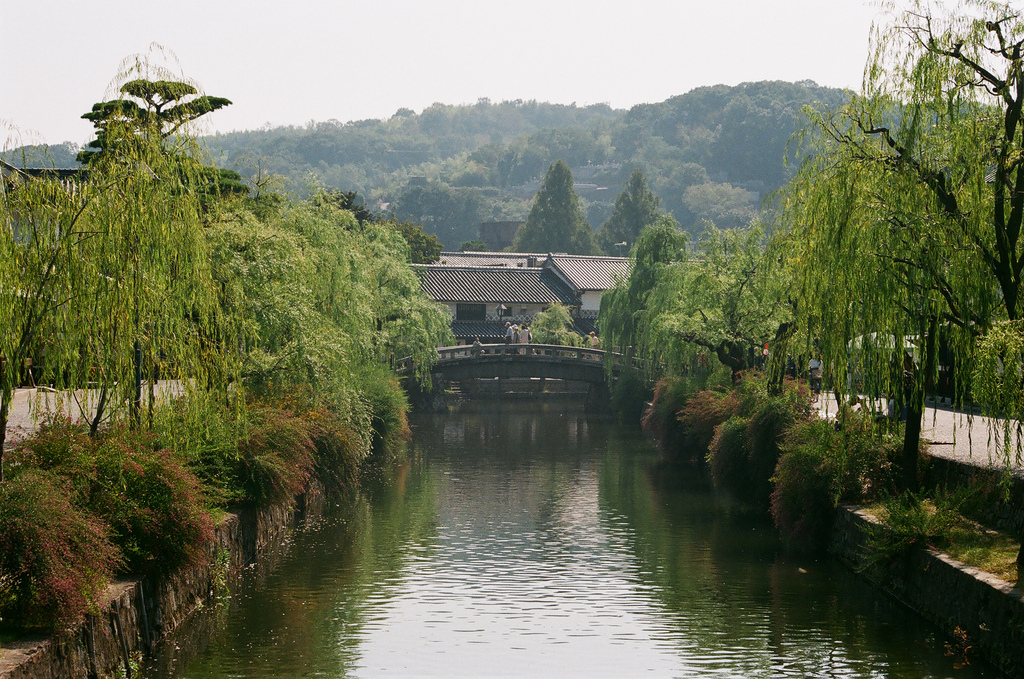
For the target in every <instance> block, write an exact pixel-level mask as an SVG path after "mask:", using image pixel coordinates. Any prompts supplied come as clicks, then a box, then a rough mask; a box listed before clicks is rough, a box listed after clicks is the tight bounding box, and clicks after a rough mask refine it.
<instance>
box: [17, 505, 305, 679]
mask: <svg viewBox="0 0 1024 679" xmlns="http://www.w3.org/2000/svg"><path fill="white" fill-rule="evenodd" d="M322 509H323V494H322V492H321V491H320V490H319V489H318V488H313V489H311V490H310V491H308V492H307V493H306V494H305V495H303V496H301V497H300V498H298V499H297V501H295V502H289V503H287V504H282V505H278V506H275V507H271V508H269V509H265V510H260V511H256V510H252V509H246V510H241V511H239V512H236V513H231V514H228V515H226V516H225V517H224V519H223V520H222V521H221V522H220V523H219V524H218V525H217V527H216V528H215V529H214V538H213V541H212V542H211V543H210V544H209V545H207V556H208V557H209V558H208V561H207V563H206V565H204V566H201V567H198V568H195V569H192V570H189V571H182V572H180V573H177V574H175V575H174V576H171V577H169V578H163V579H159V580H157V579H150V578H130V579H123V580H119V581H117V582H115V583H113V584H111V585H110V586H109V587H108V588H107V593H106V596H105V597H104V600H103V603H102V605H101V613H100V614H98V615H88V616H86V620H85V622H84V623H83V624H82V625H81V626H80V627H79V628H78V629H75V630H72V631H69V632H65V633H64V634H61V635H58V636H55V637H50V638H47V639H23V640H20V641H17V642H12V643H7V644H4V646H3V647H2V649H0V679H94V678H100V677H110V676H117V677H120V676H124V675H123V674H122V673H127V674H128V675H129V676H130V675H131V674H133V673H134V667H135V664H136V663H137V661H138V659H139V658H140V657H141V655H142V654H143V653H146V652H148V651H149V650H151V649H152V648H153V646H154V645H155V644H156V643H157V642H159V640H160V639H162V638H163V637H164V636H166V635H167V634H169V633H170V632H171V631H172V630H174V629H175V628H176V627H177V626H178V625H180V624H181V623H182V622H183V621H184V620H185V619H186V618H188V617H189V615H191V614H192V613H193V612H194V611H196V610H197V609H198V608H199V607H201V606H202V605H204V604H205V603H206V602H207V601H209V600H210V599H211V598H213V597H214V596H216V595H217V594H218V590H220V589H223V588H225V587H226V586H227V584H228V583H229V582H230V581H231V579H232V578H233V577H234V576H236V575H237V574H239V573H240V572H241V570H242V569H243V568H244V567H246V566H247V565H249V564H251V563H253V561H254V560H255V559H256V558H257V556H259V555H260V554H261V553H264V552H266V551H267V550H268V548H272V547H274V546H276V545H279V544H280V543H281V542H282V541H283V540H284V539H285V538H286V536H287V534H288V529H289V528H291V527H292V526H294V524H295V522H296V520H298V519H299V518H301V517H304V516H309V515H317V514H319V513H320V512H321V511H322ZM271 551H272V550H271Z"/></svg>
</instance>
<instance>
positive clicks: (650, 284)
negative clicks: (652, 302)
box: [598, 216, 687, 375]
mask: <svg viewBox="0 0 1024 679" xmlns="http://www.w3.org/2000/svg"><path fill="white" fill-rule="evenodd" d="M686 245H687V234H686V233H685V232H683V231H680V230H679V229H678V228H677V227H676V224H675V222H674V221H673V220H672V218H671V217H668V216H662V217H661V218H660V219H659V220H658V222H657V223H656V224H653V225H651V226H647V227H644V229H643V230H642V231H641V232H640V235H639V238H638V239H637V241H636V244H635V245H634V246H633V248H632V250H631V251H630V253H629V257H630V268H629V277H628V278H626V279H623V280H621V281H617V282H616V284H615V287H613V288H612V289H611V290H608V291H607V292H606V293H604V294H603V295H602V296H601V312H600V315H599V317H598V325H599V326H600V327H601V334H602V336H603V340H604V342H605V344H606V345H607V346H610V347H624V348H625V350H626V351H627V352H632V351H635V347H636V346H637V344H639V343H640V338H639V335H638V333H639V328H641V327H643V325H644V323H645V318H646V316H647V313H648V309H647V297H648V295H649V294H650V292H651V290H652V289H653V288H654V286H655V285H656V284H657V282H658V281H659V280H660V279H661V278H662V275H663V273H664V270H665V268H666V267H667V266H669V265H670V264H672V263H673V262H679V261H682V260H683V259H685V257H686V254H687V250H686ZM644 365H645V366H646V367H647V369H648V371H654V370H656V369H657V368H656V367H655V366H656V364H653V363H650V362H647V363H645V364H644ZM652 375H653V373H652Z"/></svg>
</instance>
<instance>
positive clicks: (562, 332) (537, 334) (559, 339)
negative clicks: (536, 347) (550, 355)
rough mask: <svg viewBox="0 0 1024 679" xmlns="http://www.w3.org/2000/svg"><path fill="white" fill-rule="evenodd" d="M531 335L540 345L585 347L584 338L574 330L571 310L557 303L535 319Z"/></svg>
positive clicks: (531, 327)
mask: <svg viewBox="0 0 1024 679" xmlns="http://www.w3.org/2000/svg"><path fill="white" fill-rule="evenodd" d="M530 333H531V334H532V335H533V341H534V342H537V343H538V344H558V345H561V346H566V347H579V346H583V337H582V336H581V335H580V334H579V333H578V332H576V331H575V330H573V322H572V316H571V315H570V314H569V310H568V309H567V308H566V307H564V306H563V305H561V304H559V303H557V302H556V303H554V304H552V305H551V306H549V307H548V308H547V309H545V310H544V311H542V312H540V313H539V314H537V315H536V316H534V317H533V324H532V325H530Z"/></svg>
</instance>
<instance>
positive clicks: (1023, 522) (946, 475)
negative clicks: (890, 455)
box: [924, 457, 1024, 538]
mask: <svg viewBox="0 0 1024 679" xmlns="http://www.w3.org/2000/svg"><path fill="white" fill-rule="evenodd" d="M924 483H925V485H926V486H928V487H930V488H936V487H940V486H947V487H950V488H966V487H968V486H972V485H977V484H981V485H982V487H985V488H988V489H989V491H990V494H989V497H988V498H987V500H986V502H985V503H984V510H983V512H982V514H981V515H980V516H975V517H972V518H974V519H976V520H977V521H980V522H981V523H984V524H985V525H987V526H990V527H992V528H996V529H998V530H1001V531H1003V532H1005V533H1009V534H1010V535H1013V536H1015V537H1017V538H1024V479H1022V478H1020V477H1019V476H1014V475H1009V474H1007V472H1006V470H1005V469H1003V468H1001V467H982V466H979V465H974V464H966V463H964V462H958V461H957V460H949V459H946V458H942V457H931V458H929V460H928V462H927V464H926V465H925V478H924ZM1004 488H1006V489H1008V490H1009V493H1008V494H1007V493H1005V492H1004Z"/></svg>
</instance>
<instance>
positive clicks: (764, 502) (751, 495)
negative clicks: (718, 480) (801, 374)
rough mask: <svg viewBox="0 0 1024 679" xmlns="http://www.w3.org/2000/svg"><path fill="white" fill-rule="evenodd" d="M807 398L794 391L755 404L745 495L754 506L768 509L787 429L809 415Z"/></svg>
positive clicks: (748, 447) (750, 430) (751, 419)
mask: <svg viewBox="0 0 1024 679" xmlns="http://www.w3.org/2000/svg"><path fill="white" fill-rule="evenodd" d="M808 411H809V408H808V407H807V405H806V401H805V400H803V399H800V398H797V397H795V393H794V391H790V392H789V393H786V394H784V395H782V396H765V397H763V398H762V399H760V400H759V401H758V402H757V403H756V405H754V408H753V412H752V413H751V415H750V423H749V425H748V430H747V459H746V464H745V465H744V468H745V469H746V472H747V483H746V485H745V486H744V487H743V488H742V489H740V492H741V493H742V496H743V497H745V498H746V499H747V501H748V502H749V503H750V504H751V505H754V506H757V507H761V508H767V507H768V506H769V503H770V500H771V493H772V481H771V479H772V476H773V475H774V473H775V468H776V466H777V465H778V463H779V457H780V455H781V454H782V451H781V449H780V447H779V445H780V443H781V442H782V439H783V437H784V435H785V434H786V432H787V431H788V430H789V429H790V428H791V427H792V426H793V425H794V424H795V423H796V422H797V421H800V420H806V419H807V417H808V416H809V412H808Z"/></svg>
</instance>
